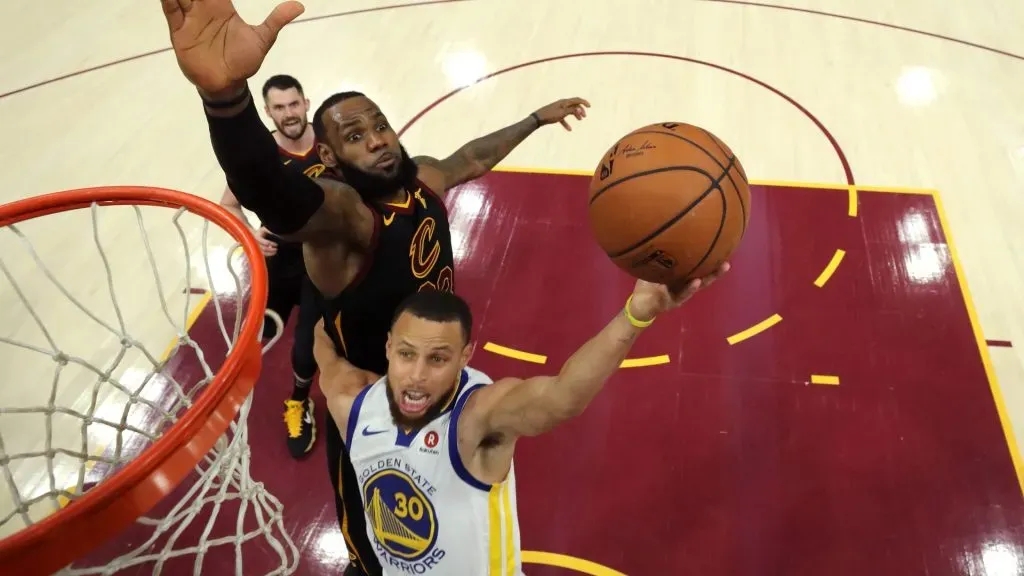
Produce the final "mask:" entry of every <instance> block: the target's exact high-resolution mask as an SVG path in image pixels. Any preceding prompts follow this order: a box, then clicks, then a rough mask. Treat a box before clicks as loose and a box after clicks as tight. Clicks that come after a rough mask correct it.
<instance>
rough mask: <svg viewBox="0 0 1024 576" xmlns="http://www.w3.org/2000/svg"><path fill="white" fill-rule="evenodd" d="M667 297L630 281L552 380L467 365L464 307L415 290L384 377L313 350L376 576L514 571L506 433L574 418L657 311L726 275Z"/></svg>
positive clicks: (325, 346) (517, 570)
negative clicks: (620, 302) (621, 299)
mask: <svg viewBox="0 0 1024 576" xmlns="http://www.w3.org/2000/svg"><path fill="white" fill-rule="evenodd" d="M728 268H729V266H728V264H724V265H723V266H722V267H721V268H720V269H719V270H718V271H716V272H715V274H713V275H712V276H710V277H708V278H704V279H703V280H694V281H693V282H691V283H690V284H689V285H687V286H686V287H685V288H684V289H683V290H681V291H679V292H676V293H673V292H670V291H669V290H668V289H667V288H666V287H665V286H662V285H659V284H651V283H648V282H643V281H638V282H637V284H636V287H635V288H634V290H633V294H632V295H631V296H630V297H629V298H628V299H627V300H626V305H625V306H624V307H623V308H622V310H620V311H619V312H618V313H617V314H615V317H614V318H612V320H611V321H610V322H609V323H608V324H607V325H606V326H605V327H604V329H603V330H601V331H600V332H599V333H598V334H597V335H596V336H594V337H593V338H591V339H590V340H589V341H588V342H587V343H586V344H584V345H583V346H582V347H581V348H580V349H579V350H577V351H576V353H575V354H573V355H572V357H570V358H569V360H568V361H566V363H565V364H564V365H563V366H562V370H561V371H560V372H559V373H558V375H557V376H539V377H535V378H527V379H525V380H524V379H519V378H501V379H499V380H498V381H496V382H492V381H491V379H490V378H489V377H488V376H487V375H486V374H484V373H482V372H480V371H478V370H474V369H472V368H469V367H468V366H467V364H468V363H469V359H470V357H471V355H472V353H473V348H474V346H473V342H472V339H471V333H470V330H471V327H472V325H473V319H472V315H471V314H470V311H469V306H468V305H467V304H466V303H465V301H464V300H462V299H461V298H459V297H458V296H456V295H454V294H452V293H449V292H441V291H423V292H417V293H415V294H413V295H412V296H410V297H408V298H407V299H406V300H405V302H403V303H402V305H401V306H399V308H398V310H397V311H396V312H395V317H394V320H393V321H392V324H391V331H390V332H389V334H388V341H387V346H386V348H387V357H388V362H389V364H388V369H387V375H386V376H384V377H381V376H380V375H377V374H373V373H371V372H367V371H365V370H360V369H358V368H356V367H354V366H353V365H352V364H350V363H348V362H347V361H346V360H345V359H343V358H341V357H339V356H338V355H337V354H335V351H334V346H333V344H332V343H331V340H330V339H329V338H328V336H327V334H326V332H324V330H323V325H322V323H321V324H320V325H319V326H318V327H317V330H316V343H315V345H314V351H315V354H316V359H317V363H318V365H319V366H320V386H321V388H322V389H323V392H324V395H325V396H326V398H327V407H328V410H329V411H330V413H331V415H332V416H333V418H334V419H335V421H336V422H337V424H338V428H339V429H340V430H341V431H342V436H343V438H344V441H345V443H346V446H347V447H348V450H349V455H350V457H351V460H352V465H353V467H354V468H355V472H356V477H357V479H358V481H359V489H360V491H361V492H362V496H363V505H364V509H365V511H366V519H367V528H366V531H367V534H368V536H369V538H370V541H371V542H372V543H373V546H374V549H375V552H376V554H377V557H378V559H379V560H380V563H381V566H382V567H383V568H384V571H385V573H387V574H438V575H440V574H443V575H445V576H488V575H489V576H518V575H520V574H522V567H521V560H520V548H519V522H518V518H517V514H516V491H515V472H514V468H513V466H512V456H513V452H514V450H515V445H516V439H518V438H519V437H521V436H537V435H539V434H542V433H544V432H547V431H548V430H551V429H552V428H554V427H555V426H557V425H558V424H560V423H562V422H564V421H566V420H568V419H569V418H572V417H574V416H578V415H580V414H581V413H582V412H583V410H584V409H585V408H586V407H587V405H588V404H589V403H590V401H591V400H593V398H594V396H596V395H597V393H598V392H599V391H600V390H601V387H602V386H603V385H604V383H605V382H606V381H607V380H608V378H609V377H610V376H611V375H612V374H613V373H614V372H615V370H616V369H617V368H618V367H619V364H621V362H622V360H623V359H625V357H626V354H627V353H628V352H629V350H630V348H632V346H633V343H634V342H635V341H636V339H637V337H638V336H639V335H640V333H641V332H643V330H644V328H646V327H647V326H649V325H650V324H651V323H652V322H653V321H654V318H655V317H656V316H657V315H658V314H660V313H662V312H665V311H667V310H670V309H672V308H675V307H677V306H679V305H680V304H681V303H682V302H683V301H685V300H686V299H688V298H689V297H690V296H692V295H693V294H694V293H695V292H696V291H697V290H698V289H700V288H701V287H704V286H707V285H709V284H710V283H711V282H712V281H714V279H715V278H716V277H717V276H719V275H721V274H722V273H724V272H726V271H728Z"/></svg>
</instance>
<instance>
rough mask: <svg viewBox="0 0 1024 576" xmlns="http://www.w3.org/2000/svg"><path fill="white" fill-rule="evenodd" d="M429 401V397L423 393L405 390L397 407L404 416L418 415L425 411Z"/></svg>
mask: <svg viewBox="0 0 1024 576" xmlns="http://www.w3.org/2000/svg"><path fill="white" fill-rule="evenodd" d="M429 401H430V396H428V395H427V394H425V393H423V392H417V391H415V390H406V391H404V392H402V397H401V400H400V401H399V407H400V408H401V409H402V413H404V414H419V413H420V412H423V411H424V410H426V409H427V403H428V402H429Z"/></svg>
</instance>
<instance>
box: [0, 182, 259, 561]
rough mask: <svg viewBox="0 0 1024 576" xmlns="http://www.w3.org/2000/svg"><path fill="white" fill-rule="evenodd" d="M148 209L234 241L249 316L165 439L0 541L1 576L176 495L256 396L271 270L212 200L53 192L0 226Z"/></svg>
mask: <svg viewBox="0 0 1024 576" xmlns="http://www.w3.org/2000/svg"><path fill="white" fill-rule="evenodd" d="M94 202H95V203H97V204H99V205H101V206H111V205H145V206H164V207H168V208H182V207H184V208H185V209H187V210H188V211H189V212H192V213H194V214H198V215H199V216H202V217H204V218H206V219H207V220H209V221H211V222H213V223H214V224H217V225H218V226H220V227H221V228H223V229H224V230H225V231H227V232H228V233H229V234H230V235H231V236H232V237H233V238H234V239H235V240H237V241H238V242H239V243H240V244H241V245H242V247H243V249H244V250H245V254H246V257H247V258H248V260H249V269H250V274H251V280H252V281H251V287H250V293H249V310H248V311H247V313H246V315H245V320H244V321H243V323H242V329H241V332H240V333H239V337H238V341H237V343H236V345H235V346H234V347H233V348H232V350H231V352H230V353H229V354H228V355H227V358H225V360H224V365H223V366H222V367H221V369H220V370H219V371H218V372H217V374H216V375H215V377H214V379H213V381H212V382H211V383H210V384H209V386H207V388H206V390H203V391H202V393H201V394H200V395H199V398H197V399H196V401H195V403H194V405H193V406H192V408H191V409H190V410H188V411H187V412H186V413H184V414H183V415H182V416H181V418H180V419H179V420H178V421H177V422H176V423H175V424H174V425H173V426H172V427H171V428H170V430H168V431H167V432H166V433H165V434H164V435H163V436H161V437H160V438H159V439H157V440H156V441H155V442H154V443H153V444H152V445H151V446H149V447H148V448H146V449H145V450H144V451H143V452H142V453H141V454H140V455H139V456H138V457H137V458H135V459H134V460H132V461H131V462H130V463H128V464H127V465H125V467H124V468H122V469H121V470H119V471H117V472H116V473H114V474H113V475H111V476H110V477H109V478H107V479H106V480H104V481H103V482H101V483H100V484H99V485H97V486H96V487H95V488H92V489H91V490H88V491H86V492H85V493H83V494H82V496H81V497H79V498H76V499H75V500H73V501H72V502H71V503H69V504H68V505H67V506H65V507H64V508H62V509H61V510H58V511H57V512H54V513H53V514H51V515H49V516H47V517H46V518H44V519H43V520H40V521H39V522H36V523H35V524H32V525H31V526H28V527H26V528H24V529H22V530H20V531H18V532H16V533H14V534H12V535H10V536H8V537H6V538H4V539H2V540H0V573H2V574H51V573H53V572H55V571H57V570H59V569H60V568H62V567H64V566H66V565H68V564H70V563H71V562H73V561H75V560H76V559H78V558H81V557H82V556H85V555H86V554H88V553H89V552H91V551H92V550H93V549H95V548H96V547H98V546H99V545H101V544H103V543H104V542H106V541H108V540H109V539H110V538H112V537H114V536H116V535H118V534H119V533H120V532H121V531H122V530H124V529H125V528H127V527H128V526H129V525H131V524H132V523H133V522H135V520H136V519H137V518H138V517H139V516H141V515H143V514H145V513H147V512H148V511H149V510H150V509H152V508H153V506H155V505H156V504H157V503H158V502H159V501H160V500H161V499H163V498H164V497H165V496H167V495H168V494H170V493H171V492H172V491H174V489H175V488H177V486H178V484H180V483H181V481H182V480H184V478H185V476H187V475H188V474H189V473H191V471H192V469H193V468H194V466H195V465H196V464H197V463H198V462H199V460H200V459H201V458H202V457H203V456H204V455H206V454H207V453H208V452H209V451H210V449H211V448H212V447H213V444H214V443H215V442H216V441H217V439H218V438H219V437H220V436H221V435H222V434H223V433H224V432H225V430H227V428H228V425H229V424H230V423H231V421H232V420H234V418H235V416H236V415H237V414H238V410H239V408H240V407H241V405H242V403H243V402H244V401H245V398H246V397H247V396H248V395H249V392H251V391H252V387H253V385H254V384H255V383H256V379H257V378H258V377H259V372H260V367H261V359H262V354H261V343H260V333H261V330H262V322H263V312H264V309H265V308H266V303H267V269H266V264H265V263H264V261H263V256H262V253H261V252H260V249H259V246H258V245H257V244H256V240H255V239H254V238H253V237H252V235H251V234H250V233H249V231H248V229H247V228H246V227H245V225H244V224H242V223H241V222H240V221H238V220H237V219H236V218H235V217H234V216H232V215H231V214H230V213H229V212H227V211H226V210H225V209H223V208H221V207H220V206H218V205H217V204H214V203H213V202H210V201H209V200H206V199H203V198H199V197H198V196H193V195H191V194H186V193H184V192H177V191H174V190H167V189H164V188H151V187H144V186H102V187H96V188H83V189H78V190H68V191H65V192H55V193H53V194H45V195H42V196H36V197H33V198H27V199H24V200H19V201H17V202H12V203H10V204H5V205H3V206H0V226H7V225H9V224H13V223H16V222H22V221H25V220H30V219H32V218H38V217H40V216H46V215H48V214H54V213H57V212H66V211H69V210H75V209H80V208H87V207H89V206H90V205H91V204H92V203H94Z"/></svg>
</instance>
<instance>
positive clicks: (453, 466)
mask: <svg viewBox="0 0 1024 576" xmlns="http://www.w3.org/2000/svg"><path fill="white" fill-rule="evenodd" d="M386 380H387V379H386V377H385V378H381V379H380V380H378V381H377V382H376V383H374V384H373V385H371V386H368V387H366V388H365V389H363V391H362V392H361V393H360V394H359V395H358V396H357V397H356V399H355V402H354V403H353V405H352V412H351V413H350V414H349V419H348V429H347V434H346V442H347V445H348V451H349V456H350V458H351V460H352V466H353V468H354V469H355V472H356V477H357V478H358V479H359V489H360V491H361V492H362V495H363V506H364V509H365V510H366V519H367V523H366V532H367V534H368V536H369V538H370V541H371V542H372V543H373V547H374V550H375V551H376V553H377V557H378V558H379V559H380V563H381V566H382V567H383V568H384V571H385V573H386V574H388V575H389V576H397V575H403V574H435V575H444V576H521V574H522V561H521V559H520V549H519V518H518V514H516V484H515V471H514V467H513V468H510V470H509V473H508V477H507V478H506V479H505V481H504V482H502V483H500V484H493V485H492V484H486V483H484V482H481V481H479V480H477V479H476V478H474V477H473V476H472V475H470V473H469V471H468V470H467V469H466V467H465V465H464V464H463V463H462V459H461V458H460V457H459V450H458V442H457V440H456V439H457V438H458V431H457V428H458V426H457V424H458V420H459V415H460V414H461V413H462V409H463V407H464V406H465V405H466V400H467V399H468V398H469V396H470V394H472V393H473V392H475V391H476V390H478V389H479V388H481V387H483V386H486V385H488V384H490V383H491V379H490V378H488V377H487V375H486V374H484V373H483V372H480V371H478V370H474V369H472V368H466V369H465V370H463V372H462V376H461V378H460V381H459V384H458V386H456V388H455V390H454V391H453V393H452V396H451V397H450V398H448V399H447V400H446V401H445V407H444V409H443V410H442V412H441V414H440V415H439V416H438V417H437V418H435V419H434V420H433V421H431V422H430V423H429V424H427V425H426V426H425V427H423V428H422V429H420V430H418V431H413V432H412V433H411V434H410V433H408V432H406V431H405V430H404V429H401V428H399V427H398V426H396V425H395V423H394V420H392V418H391V410H390V408H389V407H388V398H387V382H386Z"/></svg>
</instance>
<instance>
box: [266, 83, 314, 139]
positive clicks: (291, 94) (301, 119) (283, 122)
mask: <svg viewBox="0 0 1024 576" xmlns="http://www.w3.org/2000/svg"><path fill="white" fill-rule="evenodd" d="M266 104H267V107H266V111H267V114H268V115H269V116H270V118H271V119H272V120H273V121H274V126H276V127H277V131H278V132H280V133H281V134H284V135H285V137H287V138H291V139H292V140H298V139H299V138H302V135H303V134H304V133H305V132H306V124H307V123H308V115H309V100H307V99H306V97H305V96H303V95H302V93H301V92H299V91H298V90H296V89H295V88H289V89H287V90H278V89H277V88H271V89H270V91H268V92H267V100H266Z"/></svg>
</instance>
